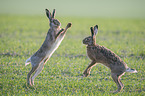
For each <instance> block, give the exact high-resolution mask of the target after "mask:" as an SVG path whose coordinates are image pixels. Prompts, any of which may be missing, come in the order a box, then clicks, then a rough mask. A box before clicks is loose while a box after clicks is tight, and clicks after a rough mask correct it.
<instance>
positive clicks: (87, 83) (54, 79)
mask: <svg viewBox="0 0 145 96" xmlns="http://www.w3.org/2000/svg"><path fill="white" fill-rule="evenodd" d="M57 18H58V19H59V20H60V21H61V22H62V27H65V26H66V24H67V23H68V22H72V24H73V25H72V28H71V29H69V30H68V32H67V34H66V37H65V39H64V40H63V42H62V43H61V45H60V47H59V48H58V49H57V50H56V52H55V53H54V54H53V55H52V57H51V58H50V60H49V61H48V62H47V63H46V65H45V67H44V69H43V71H42V72H41V73H40V74H39V75H38V77H37V78H36V79H35V86H34V88H28V87H27V86H26V77H27V73H28V72H29V71H30V69H31V65H29V66H26V67H25V66H24V62H25V60H26V59H27V58H28V57H30V56H31V55H32V54H33V53H34V52H35V51H37V50H38V48H39V47H40V46H41V44H42V43H43V41H44V39H45V36H46V33H47V30H48V28H49V26H48V19H47V18H46V17H45V16H44V17H43V16H20V15H18V16H17V15H12V16H5V15H1V16H0V61H1V67H0V75H1V79H0V93H1V95H16V96H19V95H49V96H52V95H53V96H60V95H63V96H64V95H73V96H80V95H82V96H88V95H93V96H97V95H98V96H101V95H104V96H106V95H108V96H110V95H113V94H112V93H110V91H113V90H116V89H117V86H116V85H115V83H114V82H113V80H112V78H111V77H110V70H109V69H107V68H106V67H105V66H102V65H100V64H99V65H96V66H95V67H93V69H92V71H91V75H90V76H89V77H87V78H82V77H81V76H82V73H83V71H84V70H85V68H86V67H87V66H88V64H89V62H90V60H89V59H88V58H87V57H86V47H85V45H83V44H82V39H83V38H84V37H86V36H88V35H90V30H89V27H90V26H94V25H95V24H98V25H99V32H98V35H97V43H98V44H100V45H103V46H105V47H107V48H109V49H111V50H112V51H114V52H115V53H116V54H117V55H119V56H120V57H121V58H122V59H123V60H124V61H125V62H126V63H127V64H128V66H129V67H131V68H135V69H136V70H138V73H137V74H129V73H126V74H125V75H124V76H122V82H123V83H124V85H125V87H124V89H123V90H122V92H121V93H118V94H116V96H117V95H120V96H143V95H145V76H144V73H145V71H144V69H145V45H144V44H145V27H144V26H145V20H144V19H103V18H77V17H57Z"/></svg>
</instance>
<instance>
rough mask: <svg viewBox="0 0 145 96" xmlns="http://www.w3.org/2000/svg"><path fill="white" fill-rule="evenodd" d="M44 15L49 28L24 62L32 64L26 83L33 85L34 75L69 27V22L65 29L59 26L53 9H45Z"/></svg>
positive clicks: (40, 68)
mask: <svg viewBox="0 0 145 96" xmlns="http://www.w3.org/2000/svg"><path fill="white" fill-rule="evenodd" d="M46 15H47V17H48V18H49V21H50V24H49V25H50V29H49V30H48V33H47V36H46V38H45V41H44V42H43V44H42V45H41V47H40V49H39V50H38V51H37V52H36V53H34V54H33V55H32V56H31V57H30V58H28V59H27V60H26V62H25V66H26V65H28V64H29V63H31V65H32V69H31V71H30V72H29V73H28V75H27V84H28V85H30V86H32V85H34V79H35V77H36V76H37V75H38V74H39V73H40V72H41V70H42V69H43V67H44V65H45V63H46V62H47V61H48V60H49V58H50V57H51V55H52V54H53V53H54V51H55V50H56V49H57V48H58V46H59V45H60V43H61V41H62V40H63V39H64V36H65V33H66V31H67V29H68V28H69V27H71V23H68V24H67V26H66V28H65V29H61V28H60V26H61V23H60V22H59V21H58V20H57V19H54V16H55V9H54V10H53V13H52V14H51V13H50V11H49V10H48V9H46ZM34 72H35V73H34ZM32 73H34V75H33V76H32V78H31V75H32Z"/></svg>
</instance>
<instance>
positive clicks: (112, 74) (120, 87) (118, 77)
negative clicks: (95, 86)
mask: <svg viewBox="0 0 145 96" xmlns="http://www.w3.org/2000/svg"><path fill="white" fill-rule="evenodd" d="M111 76H112V78H113V80H114V82H115V83H116V84H117V86H118V89H117V90H116V91H115V92H113V93H117V92H120V91H121V90H122V89H123V87H124V85H123V83H122V82H121V80H120V77H121V75H119V76H118V75H117V74H116V73H111Z"/></svg>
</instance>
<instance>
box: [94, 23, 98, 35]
mask: <svg viewBox="0 0 145 96" xmlns="http://www.w3.org/2000/svg"><path fill="white" fill-rule="evenodd" d="M97 33H98V25H96V26H94V34H95V35H96V34H97Z"/></svg>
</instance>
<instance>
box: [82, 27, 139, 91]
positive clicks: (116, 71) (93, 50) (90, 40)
mask: <svg viewBox="0 0 145 96" xmlns="http://www.w3.org/2000/svg"><path fill="white" fill-rule="evenodd" d="M90 29H91V34H92V36H89V37H86V38H85V39H84V40H83V44H85V45H87V55H88V57H89V58H90V59H91V63H90V64H89V66H88V67H87V68H86V69H85V71H84V73H83V75H84V76H85V77H87V76H88V75H89V74H90V71H91V68H92V67H93V66H94V65H95V64H97V63H101V64H103V65H105V66H107V67H108V68H110V69H111V76H112V78H113V80H114V82H115V83H116V84H117V86H118V89H117V90H116V91H115V92H114V93H116V92H120V91H121V89H122V88H123V87H124V85H123V83H122V82H121V80H120V78H121V76H122V75H123V74H124V73H125V72H130V73H136V72H137V71H136V70H135V69H131V68H129V67H128V66H127V64H126V63H125V62H123V61H122V60H121V58H120V57H119V56H117V55H116V54H115V53H114V52H112V51H111V50H109V49H107V48H105V47H103V46H100V45H98V44H96V34H97V32H98V25H96V26H94V28H93V27H91V28H90Z"/></svg>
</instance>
